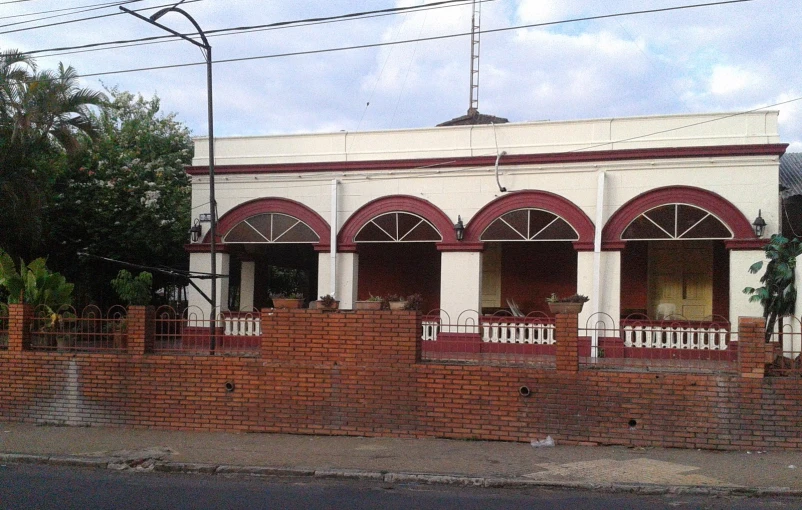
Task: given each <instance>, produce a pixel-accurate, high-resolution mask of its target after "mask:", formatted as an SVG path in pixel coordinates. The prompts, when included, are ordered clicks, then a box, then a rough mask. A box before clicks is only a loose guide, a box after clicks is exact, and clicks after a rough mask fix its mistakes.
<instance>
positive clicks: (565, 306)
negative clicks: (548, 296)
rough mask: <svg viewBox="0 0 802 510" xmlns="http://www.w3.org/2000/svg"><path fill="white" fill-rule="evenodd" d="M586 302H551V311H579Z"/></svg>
mask: <svg viewBox="0 0 802 510" xmlns="http://www.w3.org/2000/svg"><path fill="white" fill-rule="evenodd" d="M584 304H585V303H549V304H548V305H549V310H551V313H579V312H581V311H582V305H584Z"/></svg>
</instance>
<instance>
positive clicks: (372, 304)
mask: <svg viewBox="0 0 802 510" xmlns="http://www.w3.org/2000/svg"><path fill="white" fill-rule="evenodd" d="M356 309H357V310H381V309H382V302H381V301H357V302H356Z"/></svg>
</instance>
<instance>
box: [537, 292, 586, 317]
mask: <svg viewBox="0 0 802 510" xmlns="http://www.w3.org/2000/svg"><path fill="white" fill-rule="evenodd" d="M588 301H589V298H588V297H587V296H583V295H582V294H574V295H573V296H568V297H564V298H561V297H557V294H554V293H552V295H551V296H550V297H547V298H546V303H548V305H549V310H551V313H579V312H581V311H582V306H583V305H584V304H585V303H587V302H588Z"/></svg>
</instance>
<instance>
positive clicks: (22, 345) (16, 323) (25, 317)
mask: <svg viewBox="0 0 802 510" xmlns="http://www.w3.org/2000/svg"><path fill="white" fill-rule="evenodd" d="M32 323H33V307H32V306H31V305H20V304H16V305H8V350H9V351H16V352H19V351H29V350H30V349H31V324H32Z"/></svg>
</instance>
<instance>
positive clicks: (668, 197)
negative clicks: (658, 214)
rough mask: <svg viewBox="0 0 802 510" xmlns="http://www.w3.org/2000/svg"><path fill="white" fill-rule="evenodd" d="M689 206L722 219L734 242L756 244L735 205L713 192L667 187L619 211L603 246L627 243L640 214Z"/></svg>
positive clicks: (604, 232) (605, 232)
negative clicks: (629, 228) (626, 236)
mask: <svg viewBox="0 0 802 510" xmlns="http://www.w3.org/2000/svg"><path fill="white" fill-rule="evenodd" d="M673 203H680V204H690V205H695V206H696V207H699V208H701V209H704V210H705V211H708V212H710V213H712V214H713V215H715V216H716V217H717V218H718V219H720V220H721V221H722V222H724V224H725V225H726V226H727V227H729V229H730V230H731V231H732V233H733V240H738V241H740V240H748V241H752V240H755V239H756V238H755V233H754V231H753V230H752V223H751V222H750V221H749V220H748V219H746V216H744V215H743V213H742V212H741V211H739V210H738V208H736V207H735V206H734V205H732V203H731V202H730V201H729V200H727V199H725V198H724V197H722V196H721V195H718V194H716V193H713V192H712V191H708V190H704V189H701V188H693V187H691V186H667V187H665V188H657V189H653V190H650V191H647V192H645V193H642V194H640V195H638V196H637V197H635V198H633V199H632V200H630V201H628V202H627V203H626V204H624V205H622V206H621V207H619V208H618V210H617V211H616V212H615V214H613V215H612V216H611V217H610V219H609V220H607V224H606V225H605V226H604V230H602V239H603V241H604V243H607V244H608V245H613V244H614V243H621V242H626V241H622V240H621V234H623V232H624V230H625V229H626V228H627V226H628V225H629V224H630V222H632V220H634V219H635V218H636V217H638V216H639V215H640V214H642V213H644V212H646V211H648V210H649V209H653V208H655V207H658V206H661V205H666V204H673Z"/></svg>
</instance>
